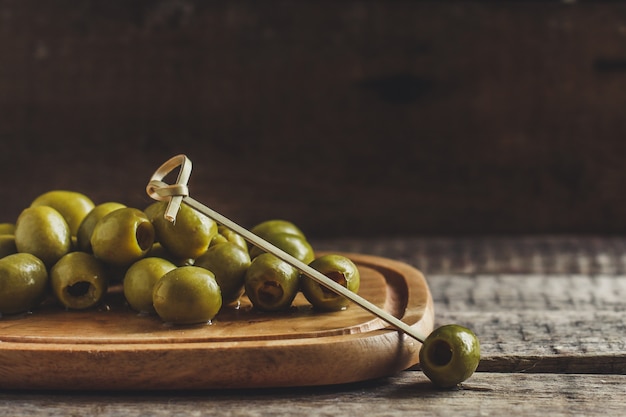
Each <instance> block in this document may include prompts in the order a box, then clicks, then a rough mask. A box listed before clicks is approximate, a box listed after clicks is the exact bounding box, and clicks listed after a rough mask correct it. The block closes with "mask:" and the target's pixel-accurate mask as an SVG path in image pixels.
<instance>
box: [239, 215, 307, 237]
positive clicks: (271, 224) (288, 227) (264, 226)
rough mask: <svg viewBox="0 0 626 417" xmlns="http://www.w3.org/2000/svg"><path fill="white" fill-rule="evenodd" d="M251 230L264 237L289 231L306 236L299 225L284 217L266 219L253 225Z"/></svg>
mask: <svg viewBox="0 0 626 417" xmlns="http://www.w3.org/2000/svg"><path fill="white" fill-rule="evenodd" d="M250 231H251V232H252V233H254V234H255V235H257V236H259V237H261V238H263V239H265V238H267V236H270V235H275V234H279V233H289V234H292V235H298V236H301V237H303V238H306V237H305V236H304V233H302V230H300V228H299V227H298V226H296V225H295V224H293V223H292V222H290V221H288V220H282V219H275V220H266V221H264V222H261V223H259V224H257V225H256V226H253V227H252V228H251V229H250Z"/></svg>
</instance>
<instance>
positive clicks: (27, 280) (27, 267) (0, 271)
mask: <svg viewBox="0 0 626 417" xmlns="http://www.w3.org/2000/svg"><path fill="white" fill-rule="evenodd" d="M47 284H48V271H47V270H46V266H45V265H44V263H43V262H42V261H41V260H40V259H39V258H37V257H36V256H34V255H31V254H30V253H15V254H12V255H8V256H5V257H4V258H2V259H0V315H2V314H17V313H23V312H26V311H29V310H30V309H32V308H34V307H36V306H37V305H38V304H39V303H40V302H41V301H42V300H43V299H44V296H45V293H46V288H47Z"/></svg>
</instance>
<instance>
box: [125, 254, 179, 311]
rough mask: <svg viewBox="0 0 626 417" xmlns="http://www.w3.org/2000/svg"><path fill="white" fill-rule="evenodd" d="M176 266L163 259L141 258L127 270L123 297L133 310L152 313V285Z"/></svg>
mask: <svg viewBox="0 0 626 417" xmlns="http://www.w3.org/2000/svg"><path fill="white" fill-rule="evenodd" d="M175 268H176V265H174V264H173V263H171V262H170V261H168V260H166V259H163V258H154V257H150V258H143V259H140V260H138V261H137V262H135V263H134V264H132V265H131V266H130V268H128V270H127V271H126V275H124V296H125V297H126V301H128V304H129V305H130V307H131V308H132V309H133V310H136V311H138V312H140V313H154V306H153V305H152V290H154V284H156V282H157V281H158V280H159V279H161V277H162V276H163V275H165V274H167V273H168V272H170V271H171V270H173V269H175Z"/></svg>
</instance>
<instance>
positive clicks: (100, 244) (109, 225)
mask: <svg viewBox="0 0 626 417" xmlns="http://www.w3.org/2000/svg"><path fill="white" fill-rule="evenodd" d="M154 236H155V232H154V227H153V226H152V223H151V222H150V220H149V219H148V217H147V216H146V215H145V214H144V212H143V211H141V210H138V209H136V208H132V207H125V208H120V209H117V210H114V211H112V212H110V213H109V214H107V215H106V216H104V217H103V218H101V219H100V220H99V221H98V223H96V226H95V227H94V229H93V232H92V234H91V248H92V250H93V254H94V255H95V256H96V258H98V259H101V260H102V261H104V262H106V263H109V264H112V265H118V266H123V265H130V264H132V263H133V262H135V261H137V260H139V259H141V258H143V257H145V256H146V254H147V253H148V251H149V250H150V248H151V247H152V244H153V243H154Z"/></svg>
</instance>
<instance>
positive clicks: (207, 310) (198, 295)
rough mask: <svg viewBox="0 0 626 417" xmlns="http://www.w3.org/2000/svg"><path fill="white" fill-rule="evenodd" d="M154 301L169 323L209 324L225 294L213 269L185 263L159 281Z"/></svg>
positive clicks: (153, 294)
mask: <svg viewBox="0 0 626 417" xmlns="http://www.w3.org/2000/svg"><path fill="white" fill-rule="evenodd" d="M152 304H153V305H154V309H155V311H156V312H157V314H158V315H159V317H160V318H161V319H162V320H163V321H164V322H166V323H170V324H199V323H207V322H210V321H211V320H212V319H213V318H214V317H215V316H216V315H217V313H218V312H219V310H220V308H221V307H222V294H221V292H220V287H219V285H218V284H217V281H216V280H215V276H214V275H213V273H212V272H211V271H209V270H207V269H205V268H201V267H198V266H191V265H190V266H181V267H178V268H176V269H173V270H171V271H169V272H168V273H166V274H165V275H163V277H161V279H159V280H158V281H157V283H156V284H155V285H154V290H153V292H152Z"/></svg>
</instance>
